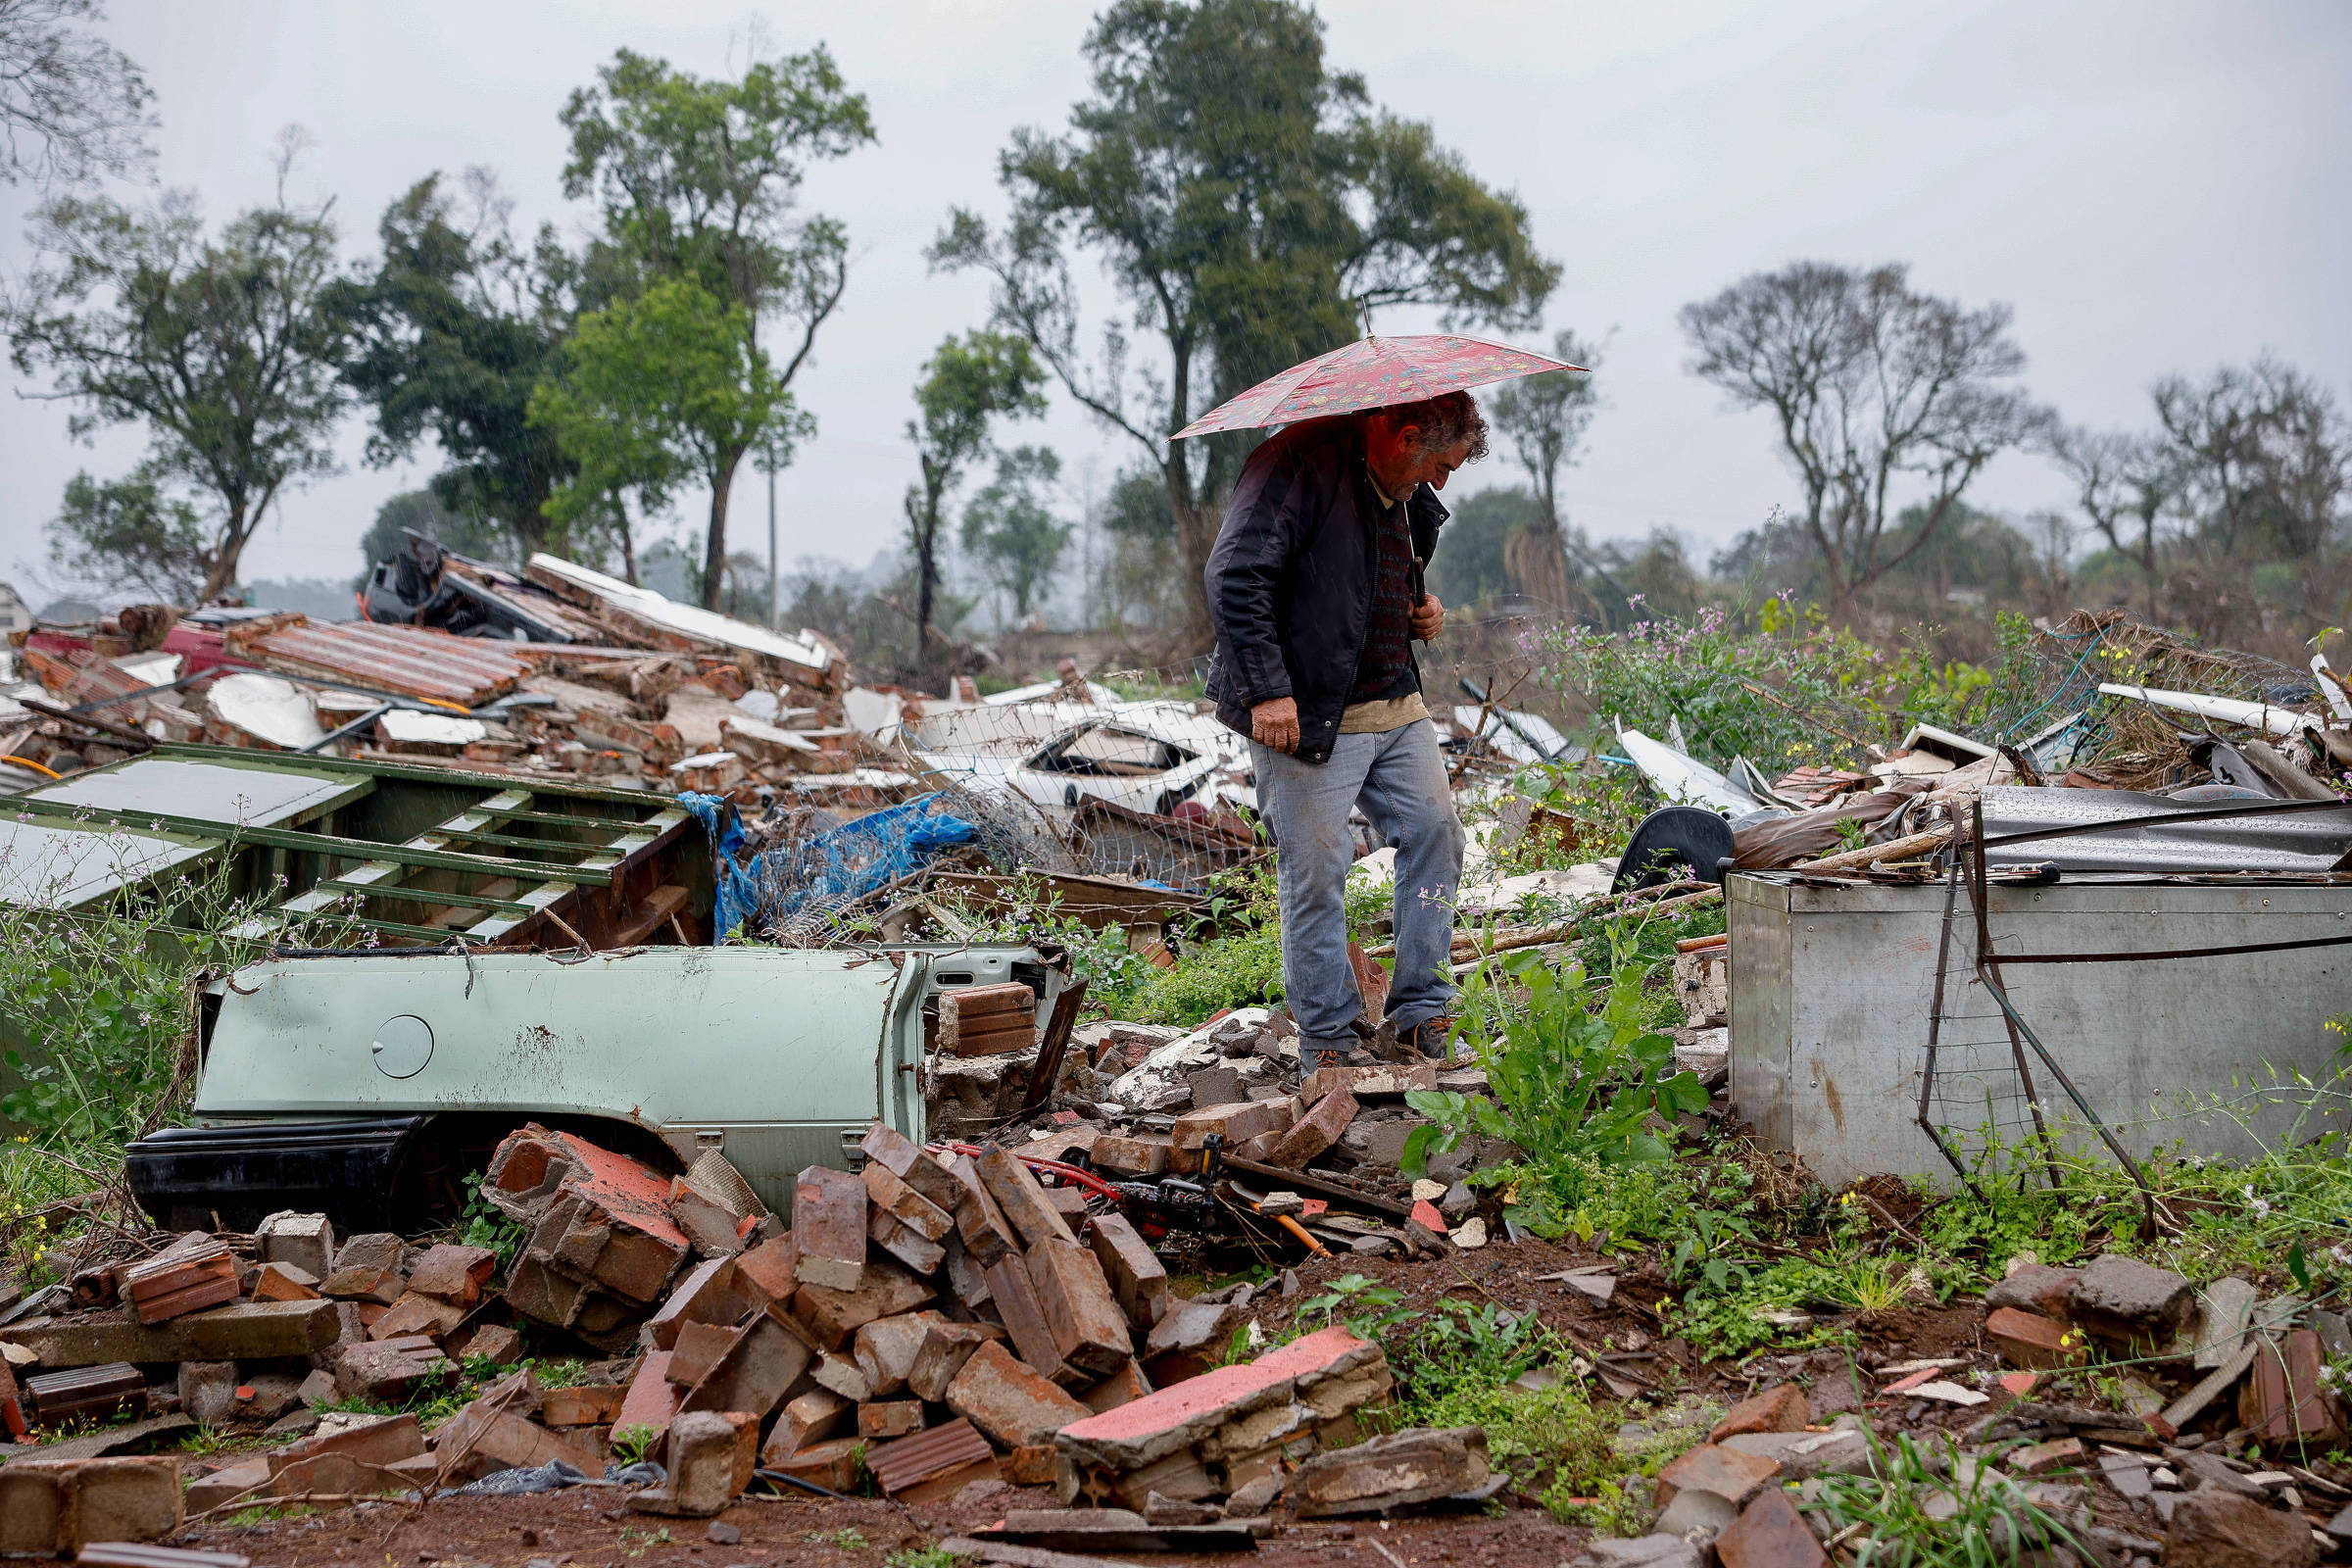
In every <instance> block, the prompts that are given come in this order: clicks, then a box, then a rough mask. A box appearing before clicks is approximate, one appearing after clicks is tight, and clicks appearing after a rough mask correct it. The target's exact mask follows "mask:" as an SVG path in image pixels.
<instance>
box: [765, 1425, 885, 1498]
mask: <svg viewBox="0 0 2352 1568" xmlns="http://www.w3.org/2000/svg"><path fill="white" fill-rule="evenodd" d="M864 1451H865V1440H864V1439H863V1438H831V1439H828V1440H826V1441H824V1442H822V1443H812V1444H810V1445H809V1446H808V1447H806V1448H803V1449H801V1450H800V1451H799V1452H798V1453H794V1454H790V1455H787V1456H786V1457H784V1458H781V1459H770V1460H768V1461H767V1466H768V1468H769V1469H771V1470H779V1471H782V1472H783V1473H784V1474H785V1475H788V1476H797V1477H799V1478H800V1479H801V1480H803V1481H813V1482H815V1483H816V1484H817V1485H818V1486H820V1487H830V1488H832V1489H833V1490H834V1491H835V1492H855V1491H857V1490H858V1471H859V1470H861V1469H862V1468H864V1467H863V1465H862V1464H861V1463H860V1462H859V1456H860V1455H861V1454H862V1453H863V1452H864Z"/></svg>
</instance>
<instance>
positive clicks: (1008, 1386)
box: [947, 1341, 1092, 1448]
mask: <svg viewBox="0 0 2352 1568" xmlns="http://www.w3.org/2000/svg"><path fill="white" fill-rule="evenodd" d="M947 1405H948V1408H949V1409H951V1410H953V1411H955V1412H956V1414H957V1415H959V1416H963V1417H964V1418H966V1419H967V1420H969V1421H970V1422H971V1423H972V1425H974V1426H976V1427H978V1428H979V1429H980V1430H981V1431H983V1432H985V1433H987V1434H988V1435H989V1436H990V1437H991V1438H994V1439H995V1440H996V1441H997V1442H999V1443H1001V1444H1003V1445H1004V1446H1006V1447H1008V1448H1012V1447H1020V1446H1024V1445H1029V1444H1037V1443H1046V1442H1050V1441H1051V1440H1052V1439H1053V1436H1054V1433H1056V1432H1058V1431H1060V1430H1061V1429H1062V1428H1064V1427H1066V1426H1068V1425H1069V1424H1070V1423H1072V1422H1073V1421H1079V1420H1083V1419H1085V1418H1086V1417H1087V1416H1088V1415H1089V1414H1091V1413H1092V1412H1090V1411H1089V1410H1088V1409H1087V1407H1086V1406H1085V1405H1083V1404H1080V1403H1079V1402H1078V1401H1077V1400H1076V1399H1073V1398H1071V1397H1070V1396H1069V1395H1068V1394H1067V1393H1066V1392H1065V1391H1063V1390H1062V1389H1061V1388H1060V1387H1059V1386H1058V1385H1056V1384H1054V1383H1053V1382H1052V1381H1050V1380H1048V1379H1047V1378H1045V1377H1044V1376H1042V1375H1040V1374H1039V1373H1038V1372H1037V1371H1036V1370H1035V1369H1033V1368H1032V1367H1030V1366H1028V1365H1026V1364H1025V1363H1023V1362H1022V1361H1020V1360H1019V1359H1017V1358H1015V1357H1014V1356H1013V1354H1012V1352H1010V1351H1009V1350H1007V1349H1005V1347H1004V1346H1002V1345H999V1344H997V1343H996V1342H995V1341H990V1342H988V1343H986V1344H983V1345H982V1346H980V1347H979V1348H977V1349H975V1350H974V1351H973V1352H972V1353H971V1355H970V1356H969V1357H968V1358H967V1359H966V1360H965V1361H964V1363H963V1370H961V1371H960V1372H958V1373H956V1379H955V1381H954V1382H952V1383H950V1384H949V1385H948V1397H947Z"/></svg>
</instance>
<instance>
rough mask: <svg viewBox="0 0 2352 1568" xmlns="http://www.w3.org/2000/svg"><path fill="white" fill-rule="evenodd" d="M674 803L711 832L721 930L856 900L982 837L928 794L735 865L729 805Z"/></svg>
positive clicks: (736, 835)
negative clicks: (683, 808) (687, 811)
mask: <svg viewBox="0 0 2352 1568" xmlns="http://www.w3.org/2000/svg"><path fill="white" fill-rule="evenodd" d="M678 804H679V805H680V806H683V807H685V808H686V809H688V810H689V811H692V812H693V813H694V814H695V815H696V816H697V817H698V818H700V819H701V821H702V824H703V826H704V827H705V828H707V829H709V830H710V833H711V870H712V873H713V876H714V879H715V880H716V882H717V884H718V899H717V908H716V909H715V911H714V918H715V923H716V927H717V929H718V931H719V932H720V933H721V934H722V935H723V934H725V933H727V932H730V931H736V930H743V931H748V932H753V933H755V934H756V933H758V932H759V931H760V928H761V927H762V926H763V925H766V924H769V923H772V922H779V921H784V920H789V919H791V918H792V917H793V916H794V915H796V914H798V913H800V912H801V911H802V910H803V909H806V908H809V907H811V906H814V907H840V906H843V905H848V904H854V903H856V902H857V901H858V900H859V899H861V898H863V897H865V896H866V895H867V894H869V893H871V892H873V891H874V890H876V889H877V888H881V887H885V886H887V885H889V884H890V883H891V882H893V881H895V880H896V879H898V878H899V877H902V876H905V875H906V874H907V872H909V871H912V870H915V869H916V868H918V867H920V866H922V865H924V864H926V863H928V862H929V861H930V859H931V858H932V857H934V856H936V855H939V854H941V853H943V852H944V851H947V850H952V849H954V848H956V846H957V845H961V844H969V843H971V842H972V841H973V840H975V839H977V838H978V837H979V836H980V830H979V829H978V828H977V827H974V826H973V825H972V824H971V823H969V822H967V821H965V820H964V819H963V818H962V817H960V816H955V815H951V814H950V813H949V811H948V809H947V801H946V798H945V797H944V796H941V795H938V794H936V793H934V794H930V795H918V796H916V797H915V798H914V799H913V800H911V801H907V802H906V803H905V804H903V805H899V806H893V807H888V808H886V809H882V810H879V811H874V812H870V813H868V814H867V815H864V816H861V817H859V818H858V820H856V821H855V822H848V823H844V824H843V825H842V826H840V827H837V828H835V829H833V830H832V831H831V832H829V833H819V834H816V835H814V836H812V837H809V838H806V839H803V840H801V841H800V842H799V843H797V844H777V845H772V846H770V847H769V848H767V849H765V850H762V851H761V852H760V854H758V855H756V856H754V857H752V858H751V859H750V860H749V861H746V862H744V863H743V864H740V865H739V864H737V863H736V857H737V856H738V855H740V854H741V853H742V852H743V826H742V824H741V823H740V822H739V821H737V820H736V818H735V815H734V813H733V812H732V811H729V810H728V809H727V802H726V799H725V798H724V797H723V796H717V795H698V794H695V793H693V792H691V791H689V792H686V793H683V794H681V795H679V797H678ZM722 823H723V824H724V825H723V827H722V825H721V824H722Z"/></svg>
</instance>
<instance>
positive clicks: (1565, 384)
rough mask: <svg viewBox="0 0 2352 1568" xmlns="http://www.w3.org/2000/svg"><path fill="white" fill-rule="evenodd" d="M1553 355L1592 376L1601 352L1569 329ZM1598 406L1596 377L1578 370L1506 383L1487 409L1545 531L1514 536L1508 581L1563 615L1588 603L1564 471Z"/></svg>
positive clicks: (1555, 343)
mask: <svg viewBox="0 0 2352 1568" xmlns="http://www.w3.org/2000/svg"><path fill="white" fill-rule="evenodd" d="M1551 355H1552V358H1553V359H1556V360H1565V361H1566V362H1567V363H1568V364H1570V365H1582V366H1584V367H1585V368H1587V369H1588V370H1590V369H1593V368H1598V366H1599V365H1600V349H1599V347H1598V346H1597V345H1595V344H1593V343H1589V342H1587V341H1585V340H1584V339H1582V338H1580V337H1578V336H1577V335H1576V333H1575V332H1573V331H1569V330H1566V329H1563V330H1561V331H1560V332H1559V333H1557V334H1556V335H1554V336H1553V338H1552V340H1551ZM1599 407H1600V401H1599V399H1598V397H1597V396H1595V394H1594V393H1593V378H1592V376H1590V375H1588V374H1581V373H1579V372H1577V371H1574V370H1552V371H1549V372H1547V373H1545V374H1543V375H1531V376H1528V377H1526V378H1525V379H1523V380H1518V381H1511V382H1507V383H1505V384H1504V385H1503V386H1501V387H1499V388H1497V389H1496V390H1495V394H1494V396H1493V398H1492V399H1490V400H1489V403H1488V417H1489V418H1490V419H1492V420H1493V422H1494V425H1495V428H1496V429H1497V430H1500V431H1501V432H1502V433H1503V435H1504V436H1505V437H1507V438H1508V439H1509V441H1510V443H1511V455H1512V456H1513V457H1515V458H1517V459H1518V460H1519V466H1520V467H1521V468H1523V469H1525V470H1526V472H1527V478H1528V484H1529V487H1530V488H1531V489H1532V490H1533V491H1534V493H1535V497H1536V503H1537V505H1538V506H1540V507H1541V508H1542V509H1543V520H1542V523H1541V525H1540V526H1538V527H1534V528H1524V529H1521V530H1519V531H1517V532H1516V533H1514V534H1513V535H1512V536H1511V538H1510V539H1509V540H1508V541H1507V543H1506V545H1505V547H1504V548H1505V555H1506V560H1507V562H1508V564H1509V567H1510V572H1511V575H1512V577H1513V578H1515V579H1516V580H1517V581H1518V583H1519V586H1520V591H1521V592H1523V593H1525V594H1527V595H1528V596H1529V597H1530V598H1533V599H1536V600H1538V601H1541V602H1542V603H1544V604H1547V605H1551V606H1553V607H1555V608H1558V609H1562V610H1566V609H1573V608H1581V607H1582V606H1581V602H1582V600H1583V599H1584V598H1585V596H1584V595H1583V594H1581V593H1579V592H1578V591H1577V589H1576V586H1575V583H1576V579H1577V578H1578V576H1579V575H1580V572H1579V571H1578V570H1577V569H1576V568H1575V566H1572V565H1571V563H1570V561H1569V556H1570V555H1571V553H1573V554H1574V555H1575V556H1576V557H1577V564H1579V565H1581V564H1582V563H1583V561H1584V558H1585V557H1586V556H1587V555H1588V554H1589V552H1588V551H1587V550H1586V549H1585V548H1584V542H1583V538H1582V536H1581V534H1579V533H1576V532H1573V531H1572V530H1571V529H1570V528H1569V526H1568V519H1567V518H1566V517H1565V516H1563V515H1561V513H1560V469H1561V468H1562V467H1564V466H1565V467H1573V466H1576V463H1577V449H1578V448H1579V447H1581V446H1583V445H1584V440H1585V431H1586V429H1587V428H1588V427H1589V426H1590V425H1591V424H1592V423H1593V415H1594V414H1595V413H1597V412H1598V411H1599ZM1512 558H1515V559H1512Z"/></svg>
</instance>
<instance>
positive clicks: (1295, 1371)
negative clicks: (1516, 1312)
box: [1054, 1302, 1387, 1496]
mask: <svg viewBox="0 0 2352 1568" xmlns="http://www.w3.org/2000/svg"><path fill="white" fill-rule="evenodd" d="M1190 1304H1193V1305H1200V1304H1201V1303H1197V1302H1196V1303H1190ZM1181 1311H1182V1308H1181V1307H1180V1308H1179V1312H1181ZM1176 1315H1177V1314H1171V1315H1170V1318H1169V1320H1168V1322H1173V1321H1174V1319H1175V1317H1176ZM1167 1326H1168V1323H1167V1322H1163V1323H1162V1325H1161V1327H1162V1328H1165V1327H1167ZM1155 1332H1156V1331H1155ZM1374 1363H1379V1364H1380V1365H1382V1366H1383V1367H1384V1368H1385V1366H1386V1364H1387V1357H1386V1356H1384V1355H1383V1354H1382V1353H1381V1349H1380V1347H1379V1346H1378V1345H1376V1344H1373V1343H1371V1342H1369V1341H1365V1340H1359V1339H1357V1338H1356V1337H1355V1336H1354V1335H1353V1334H1351V1333H1349V1332H1348V1330H1347V1329H1345V1328H1343V1327H1338V1326H1334V1327H1332V1328H1327V1329H1318V1330H1317V1331H1316V1332H1314V1333H1312V1334H1309V1335H1305V1336H1303V1337H1302V1338H1299V1339H1297V1340H1293V1341H1292V1342H1291V1343H1290V1344H1288V1345H1285V1346H1280V1347H1278V1348H1274V1349H1272V1350H1269V1351H1267V1352H1266V1353H1265V1354H1263V1355H1261V1356H1259V1357H1258V1358H1257V1359H1256V1360H1254V1361H1249V1362H1243V1363H1240V1364H1236V1365H1232V1366H1222V1367H1217V1368H1215V1369H1214V1370H1211V1371H1208V1372H1205V1373H1203V1374H1202V1375H1201V1376H1199V1377H1196V1378H1191V1379H1188V1380H1187V1381H1184V1382H1181V1383H1176V1384H1173V1385H1170V1384H1168V1383H1165V1382H1161V1381H1160V1379H1159V1378H1158V1376H1157V1374H1155V1373H1154V1374H1152V1379H1153V1381H1154V1382H1155V1383H1159V1388H1158V1391H1157V1392H1156V1393H1153V1394H1150V1395H1147V1396H1145V1397H1143V1398H1140V1399H1133V1400H1130V1401H1128V1402H1127V1403H1125V1404H1122V1405H1119V1406H1118V1407H1117V1408H1115V1409H1111V1410H1106V1411H1104V1412H1103V1413H1102V1414H1100V1415H1091V1414H1090V1416H1089V1417H1088V1418H1087V1419H1086V1420H1084V1421H1079V1422H1075V1423H1073V1424H1072V1425H1070V1426H1068V1427H1065V1428H1064V1429H1063V1430H1062V1432H1061V1434H1060V1436H1058V1437H1057V1438H1055V1439H1054V1444H1055V1446H1057V1447H1058V1448H1059V1449H1060V1450H1061V1451H1062V1452H1063V1453H1064V1454H1065V1455H1068V1456H1069V1457H1070V1458H1071V1459H1072V1461H1073V1462H1074V1463H1077V1464H1079V1465H1082V1466H1086V1467H1093V1468H1098V1469H1102V1470H1106V1471H1109V1472H1111V1473H1113V1474H1124V1473H1127V1472H1132V1471H1137V1470H1139V1469H1141V1468H1142V1467H1143V1466H1146V1465H1149V1464H1151V1463H1152V1462H1153V1461H1155V1460H1158V1459H1163V1458H1166V1457H1167V1456H1169V1455H1171V1454H1174V1453H1176V1452H1178V1451H1179V1450H1183V1449H1189V1448H1191V1447H1192V1446H1194V1445H1195V1444H1197V1443H1199V1442H1201V1440H1202V1439H1204V1438H1206V1437H1208V1436H1209V1435H1210V1434H1211V1433H1214V1432H1216V1431H1217V1430H1218V1429H1219V1428H1221V1427H1224V1426H1225V1425H1226V1424H1227V1423H1228V1422H1230V1421H1233V1420H1235V1419H1237V1418H1239V1417H1242V1416H1247V1415H1250V1414H1252V1413H1254V1412H1255V1411H1258V1410H1260V1409H1264V1408H1266V1407H1268V1406H1271V1405H1281V1404H1290V1403H1293V1402H1300V1403H1308V1404H1309V1407H1310V1409H1311V1408H1313V1407H1314V1406H1313V1405H1312V1403H1311V1402H1310V1401H1311V1400H1313V1399H1314V1397H1316V1396H1317V1394H1318V1392H1319V1391H1320V1390H1321V1389H1322V1388H1323V1386H1324V1385H1326V1384H1331V1385H1334V1386H1339V1385H1344V1384H1348V1383H1350V1382H1354V1381H1356V1379H1357V1375H1358V1374H1360V1373H1362V1372H1364V1371H1365V1370H1366V1369H1367V1368H1368V1367H1370V1366H1371V1365H1373V1364H1374ZM1145 1370H1146V1371H1147V1372H1150V1371H1151V1368H1150V1367H1149V1366H1148V1365H1147V1367H1146V1368H1145ZM1333 1413H1334V1414H1337V1413H1339V1412H1337V1411H1334V1412H1333ZM1159 1490H1160V1491H1161V1492H1162V1493H1164V1494H1166V1495H1169V1496H1174V1495H1175V1494H1173V1493H1168V1492H1167V1490H1166V1489H1165V1488H1164V1487H1163V1488H1161V1489H1159Z"/></svg>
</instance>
